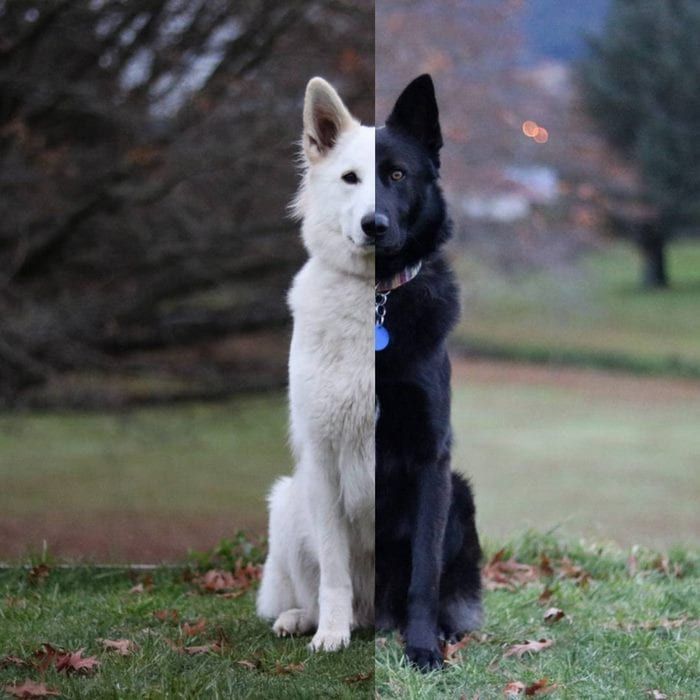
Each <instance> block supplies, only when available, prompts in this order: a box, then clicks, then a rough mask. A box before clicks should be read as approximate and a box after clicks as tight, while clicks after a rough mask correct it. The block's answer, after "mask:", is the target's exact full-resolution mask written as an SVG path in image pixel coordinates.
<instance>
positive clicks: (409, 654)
mask: <svg viewBox="0 0 700 700" xmlns="http://www.w3.org/2000/svg"><path fill="white" fill-rule="evenodd" d="M405 654H406V658H407V659H408V661H409V663H410V664H411V665H412V666H415V667H416V668H417V669H418V670H419V671H422V672H423V673H427V672H428V671H434V670H436V669H439V668H442V666H443V662H444V659H443V656H442V650H441V649H440V647H438V646H434V647H430V648H424V647H414V646H406V651H405Z"/></svg>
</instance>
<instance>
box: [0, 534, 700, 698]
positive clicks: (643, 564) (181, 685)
mask: <svg viewBox="0 0 700 700" xmlns="http://www.w3.org/2000/svg"><path fill="white" fill-rule="evenodd" d="M498 546H500V545H496V544H493V543H492V544H491V545H489V546H488V550H489V555H492V554H493V553H494V552H495V550H496V548H497V547H498ZM543 554H545V555H546V556H547V557H548V561H547V562H543V559H542V555H543ZM511 555H514V556H515V557H516V558H517V560H518V562H520V563H526V564H529V565H530V566H529V568H527V569H526V571H527V575H526V577H525V578H527V580H523V581H521V582H520V583H517V582H515V580H514V579H513V580H509V579H508V577H507V576H506V585H507V587H506V588H501V589H497V590H489V591H487V593H486V595H485V607H486V624H485V626H484V629H483V630H481V632H479V633H477V634H475V635H474V636H473V638H472V639H471V640H470V642H469V644H468V645H467V646H466V647H465V648H464V649H462V650H461V651H459V652H457V653H455V654H454V658H453V659H451V663H450V666H449V668H448V669H447V670H446V671H443V672H438V673H432V674H430V675H428V676H422V675H420V674H419V673H418V672H416V671H414V670H412V669H409V668H407V667H406V666H405V664H404V663H403V661H402V659H401V652H400V647H399V645H398V643H397V641H396V639H395V638H393V637H390V638H386V637H379V638H377V639H376V641H375V637H374V634H373V632H371V631H365V632H361V633H358V634H355V635H353V643H352V644H351V646H350V648H349V649H347V650H345V651H343V652H340V653H338V654H333V655H327V654H321V655H312V654H310V653H309V652H308V650H307V648H306V643H307V642H308V638H302V639H283V640H281V639H276V638H275V637H273V636H272V634H271V632H270V630H269V626H268V625H267V624H265V623H263V622H261V621H259V620H257V619H256V617H255V615H254V613H253V601H254V587H253V588H250V589H248V590H247V591H244V592H243V594H242V595H241V596H239V597H235V598H226V597H224V596H222V595H215V594H211V593H209V594H205V593H202V591H201V589H200V587H198V585H197V583H196V580H195V581H193V580H192V579H191V575H186V570H184V569H183V568H181V567H179V568H174V569H158V570H155V571H153V572H150V573H148V574H144V573H143V572H141V573H135V572H133V571H132V572H130V571H129V570H127V569H120V568H116V569H108V568H99V567H82V568H69V569H60V568H49V569H47V570H43V574H44V575H41V576H36V575H35V576H34V577H32V576H30V575H29V573H28V571H27V570H26V569H18V568H15V569H10V570H0V689H2V688H3V687H5V686H8V685H14V684H16V683H21V682H23V681H24V680H25V679H27V678H28V679H30V680H32V681H35V682H38V681H43V682H44V683H45V684H46V685H47V686H48V688H51V689H55V690H56V691H58V692H60V693H61V696H62V697H65V698H97V699H100V700H102V699H103V698H136V697H138V698H153V699H155V698H163V697H168V698H195V697H206V698H222V699H224V698H236V699H237V700H238V699H240V700H247V699H248V698H251V699H261V700H262V699H267V698H282V699H284V698H298V699H299V700H306V699H307V698H367V700H370V699H371V698H375V697H380V698H387V699H389V698H402V699H403V698H416V699H417V698H420V699H430V698H435V699H439V698H462V697H464V698H467V699H468V700H471V699H472V698H476V697H478V698H480V699H481V700H487V699H489V698H494V699H495V698H503V697H504V694H503V689H504V687H505V686H506V685H507V684H508V683H510V682H512V681H520V682H523V683H524V684H525V685H530V684H532V683H534V682H536V681H539V680H540V679H543V678H547V679H548V683H549V684H550V685H555V686H556V688H555V689H554V690H553V692H552V693H551V695H549V697H552V698H572V699H576V700H579V699H581V698H601V699H609V698H615V699H616V700H617V699H618V698H619V699H621V700H622V699H625V698H630V699H632V698H643V697H651V696H650V695H649V692H650V691H653V690H658V691H660V692H663V693H664V694H665V695H666V696H667V697H668V698H687V699H688V700H690V699H691V698H696V697H698V696H699V695H700V679H699V677H698V674H697V659H698V652H699V651H700V599H699V598H698V596H697V590H698V586H699V585H700V579H699V578H698V576H699V573H698V566H699V562H698V557H697V553H696V554H691V553H689V551H687V550H676V551H674V552H672V553H671V554H670V556H669V558H668V559H666V558H662V557H659V556H657V555H655V554H653V553H652V552H650V551H646V550H639V551H636V552H635V554H634V557H633V558H632V559H628V557H627V555H626V554H623V553H622V552H620V551H619V550H616V549H614V548H611V547H609V546H605V547H598V546H581V545H576V546H572V547H562V546H561V545H560V544H558V543H557V542H556V541H555V540H554V539H553V538H551V537H542V536H534V535H528V536H526V537H521V538H520V539H519V540H518V541H517V542H516V543H515V544H513V545H511V546H509V547H508V549H507V551H506V552H505V553H504V555H503V558H502V561H504V560H507V559H508V557H509V556H511ZM499 566H500V565H499ZM504 566H505V567H506V571H507V570H508V569H507V566H508V565H507V564H504ZM35 571H39V572H40V573H41V572H42V570H41V569H39V570H35ZM519 575H521V574H519ZM487 580H495V579H493V577H488V576H487ZM139 581H140V582H141V584H142V588H143V590H142V591H141V592H133V587H134V585H135V584H137V585H138V582H139ZM137 590H140V589H137ZM545 591H547V595H548V596H549V597H548V599H547V600H546V601H540V600H539V599H540V597H541V596H542V594H543V592H545ZM549 607H556V608H559V609H561V610H562V611H563V613H564V617H563V618H562V619H561V620H559V621H558V622H556V623H553V624H549V623H546V622H545V621H544V614H545V610H546V609H547V608H549ZM104 639H107V640H128V641H129V642H131V643H133V645H134V646H131V645H130V647H129V649H128V650H127V655H126V656H120V655H118V654H116V653H115V652H114V651H108V650H106V649H105V648H104V645H103V643H102V641H101V640H104ZM530 639H537V640H540V639H547V640H551V641H552V642H553V644H552V646H551V647H550V648H548V649H545V650H544V651H542V652H540V653H539V654H534V655H532V656H523V658H522V659H518V658H516V657H514V656H512V657H507V656H506V654H507V651H508V649H510V648H511V647H512V645H514V644H518V643H522V642H524V641H525V640H530ZM45 644H50V645H52V646H53V647H55V648H58V649H63V650H65V651H77V650H79V649H83V650H84V652H83V654H84V656H85V657H88V658H94V659H96V660H97V661H98V662H99V666H98V667H96V668H94V669H93V670H92V671H91V672H89V673H88V674H86V675H81V674H77V673H72V674H71V673H66V672H59V671H58V670H56V667H55V664H53V663H50V662H49V663H46V664H45V665H46V666H47V667H48V668H46V669H44V670H42V669H41V659H40V658H39V657H37V656H36V655H35V653H36V652H37V651H38V650H40V649H41V647H42V645H45ZM198 647H203V649H202V648H200V649H197V648H198ZM195 651H199V652H200V653H194V652H195ZM0 697H3V695H2V691H1V690H0Z"/></svg>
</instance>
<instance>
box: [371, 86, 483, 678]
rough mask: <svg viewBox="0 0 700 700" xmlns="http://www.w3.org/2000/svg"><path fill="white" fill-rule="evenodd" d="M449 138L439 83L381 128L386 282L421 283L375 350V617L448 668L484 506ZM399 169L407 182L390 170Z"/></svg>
mask: <svg viewBox="0 0 700 700" xmlns="http://www.w3.org/2000/svg"><path fill="white" fill-rule="evenodd" d="M441 146H442V136H441V133H440V125H439V118H438V109H437V104H436V101H435V93H434V89H433V83H432V80H431V79H430V77H429V76H427V75H425V76H421V77H420V78H417V79H416V80H414V81H413V82H412V83H411V84H410V85H409V86H408V87H407V88H406V90H405V91H404V92H403V93H402V95H401V96H400V97H399V99H398V101H397V103H396V106H395V107H394V110H393V111H392V114H391V116H390V117H389V119H388V120H387V123H386V126H385V127H384V128H383V129H379V130H378V131H377V142H376V164H377V166H376V167H377V174H376V213H377V214H378V215H384V216H386V217H388V220H389V227H388V229H387V230H386V232H385V233H384V234H383V235H381V236H379V237H378V238H377V241H376V265H377V268H376V269H377V275H376V276H377V279H378V280H386V279H389V278H391V277H392V275H394V274H395V273H397V272H399V271H401V270H402V269H404V268H405V267H407V266H409V265H413V264H415V263H417V262H418V261H421V262H422V268H421V271H420V272H419V274H418V276H417V277H416V278H415V279H413V280H412V281H410V282H408V283H407V284H405V285H403V286H401V287H399V288H398V289H396V290H394V291H392V292H391V294H390V295H389V298H388V301H387V305H386V311H387V313H386V320H385V326H386V328H387V330H388V331H389V334H390V338H391V340H390V343H389V346H388V347H387V348H386V349H385V350H383V351H380V352H377V353H375V367H376V370H375V371H376V385H377V401H378V412H379V416H378V420H377V426H376V460H377V462H376V478H377V484H376V488H377V491H376V494H377V495H376V598H375V600H376V616H377V626H378V627H379V628H383V629H399V630H400V631H401V632H402V634H403V636H404V639H405V640H406V656H407V657H408V659H409V660H410V661H411V662H412V663H413V664H415V665H417V666H418V667H419V668H421V669H423V670H429V669H432V668H438V667H440V666H442V662H443V657H442V651H441V640H453V639H455V638H458V637H460V636H461V635H463V634H464V633H465V632H466V631H468V630H469V629H472V628H474V627H475V626H477V625H478V624H479V621H480V617H481V603H480V578H479V559H480V556H481V551H480V548H479V540H478V536H477V533H476V527H475V524H474V503H473V499H472V494H471V490H470V488H469V485H468V484H467V482H466V481H465V480H464V479H463V478H462V477H460V476H458V475H457V474H455V473H453V472H452V471H451V468H450V448H451V442H452V436H451V429H450V362H449V359H448V356H447V350H446V345H445V343H446V338H447V335H448V334H449V332H450V331H451V329H452V327H453V326H454V324H455V323H456V321H457V318H458V315H459V304H458V293H457V286H456V284H455V281H454V278H453V275H452V272H451V271H450V269H449V267H448V265H447V263H446V261H445V259H444V258H443V256H442V254H441V253H440V247H441V246H442V244H443V243H444V242H445V241H446V240H447V239H448V238H449V235H450V223H449V220H448V217H447V212H446V207H445V201H444V198H443V196H442V192H441V190H440V187H439V184H438V175H439V167H440V157H439V152H440V148H441ZM395 171H401V172H402V173H403V174H404V176H403V178H401V179H398V180H395V179H392V175H391V174H392V172H395Z"/></svg>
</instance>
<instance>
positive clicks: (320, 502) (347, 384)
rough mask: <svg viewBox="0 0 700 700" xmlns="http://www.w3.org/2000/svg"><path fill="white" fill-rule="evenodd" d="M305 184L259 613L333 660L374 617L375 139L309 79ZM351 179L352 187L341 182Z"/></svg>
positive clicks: (324, 86)
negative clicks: (284, 449) (287, 469)
mask: <svg viewBox="0 0 700 700" xmlns="http://www.w3.org/2000/svg"><path fill="white" fill-rule="evenodd" d="M303 146H304V174H303V179H302V185H301V187H300V191H299V194H298V196H297V198H296V200H295V202H294V205H293V210H294V212H295V213H296V214H297V215H298V216H299V217H300V218H301V219H302V221H303V224H302V235H303V240H304V244H305V246H306V249H307V251H308V253H309V260H308V261H307V263H306V264H305V265H304V267H303V268H302V269H301V271H300V272H299V273H298V274H297V276H296V278H295V280H294V283H293V285H292V288H291V290H290V293H289V305H290V308H291V310H292V314H293V317H294V333H293V336H292V345H291V350H290V357H289V403H290V414H291V416H290V418H291V419H290V433H291V442H292V447H293V451H294V455H295V458H296V469H295V471H294V474H293V476H291V477H284V478H282V479H280V480H279V481H278V482H277V483H276V484H275V485H274V486H273V488H272V491H271V493H270V497H269V505H270V538H269V539H270V550H269V554H268V558H267V561H266V563H265V567H264V572H263V579H262V584H261V587H260V592H259V594H258V600H257V609H258V614H259V615H260V616H262V617H265V618H269V619H274V620H275V622H274V624H273V629H274V631H275V632H276V633H277V634H278V635H287V634H304V633H308V632H313V631H315V635H314V637H313V639H312V641H311V645H310V646H311V648H312V649H314V650H326V651H334V650H337V649H340V648H342V647H344V646H346V645H347V644H348V643H349V641H350V630H351V628H352V627H355V626H366V625H371V624H372V623H373V617H374V459H375V458H374V393H375V390H374V347H373V324H372V316H371V314H372V313H373V309H374V307H373V293H374V248H373V246H371V245H370V241H368V240H367V239H366V237H365V235H364V234H363V232H362V228H361V224H360V221H361V219H362V217H363V216H365V215H366V214H372V213H373V212H374V129H372V128H368V127H363V126H360V124H359V123H358V122H357V121H356V120H355V119H353V118H352V117H351V116H350V114H349V112H348V111H347V109H346V108H345V106H344V105H343V103H342V101H341V100H340V98H339V97H338V95H337V93H336V92H335V91H334V90H333V88H332V87H331V86H330V85H328V83H326V82H325V81H323V80H321V79H319V78H314V79H313V80H312V81H311V82H310V83H309V85H308V87H307V91H306V99H305V104H304V135H303ZM349 171H353V172H355V173H356V175H357V177H358V178H359V183H357V184H354V185H353V184H348V183H346V182H344V181H343V180H342V176H343V175H344V174H345V173H347V172H349Z"/></svg>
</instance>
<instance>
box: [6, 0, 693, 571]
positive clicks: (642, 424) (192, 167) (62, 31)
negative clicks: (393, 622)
mask: <svg viewBox="0 0 700 700" xmlns="http://www.w3.org/2000/svg"><path fill="white" fill-rule="evenodd" d="M375 18H376V27H375ZM699 31H700V8H698V7H697V4H696V3H695V2H693V0H676V1H675V2H673V3H658V2H653V1H652V0H650V1H648V2H645V1H644V0H638V1H637V2H629V1H627V2H625V1H623V0H590V1H589V2H588V3H585V4H582V5H580V6H579V5H578V4H576V3H560V2H556V1H555V0H529V1H528V0H462V1H458V0H446V1H445V2H441V3H433V2H429V1H428V0H402V1H401V2H399V1H398V0H379V1H378V2H377V3H376V7H375V4H374V3H372V2H369V1H365V0H362V1H354V2H353V1H351V0H334V1H333V2H330V3H329V2H311V1H309V0H296V1H294V0H292V1H291V2H284V3H282V2H278V1H276V0H275V1H273V0H263V1H262V2H247V1H246V0H237V1H236V2H230V1H227V0H213V1H212V0H208V1H206V2H204V1H203V0H138V1H135V0H131V1H130V0H69V1H61V0H56V1H51V2H49V1H48V0H46V1H45V2H39V1H35V2H29V1H25V0H14V1H13V0H4V1H3V0H0V404H1V405H2V412H0V560H3V559H11V558H14V557H17V556H21V555H23V554H25V553H27V552H28V551H32V550H33V551H36V550H39V549H41V548H42V547H43V546H44V543H46V546H48V549H49V551H50V552H53V553H54V554H56V555H58V556H68V557H73V558H87V559H98V560H129V561H156V560H167V559H177V558H181V557H182V556H183V554H184V553H185V552H186V550H187V548H188V547H194V548H203V547H208V546H211V545H212V544H214V543H215V542H216V541H217V540H218V539H219V538H221V537H224V536H230V535H231V534H232V533H233V532H234V531H235V530H236V529H238V528H249V529H252V530H253V531H260V532H262V531H263V530H264V527H265V521H266V514H265V504H264V495H265V492H266V490H267V489H268V488H269V485H270V483H271V481H272V480H273V479H274V478H275V476H277V475H279V474H282V473H287V472H288V471H289V470H290V468H291V460H290V457H289V454H288V449H287V445H286V406H285V400H284V385H285V381H286V376H285V375H286V354H287V343H288V334H289V323H288V317H287V310H286V306H285V303H284V294H285V290H286V288H287V286H288V284H289V280H290V279H291V275H292V274H293V272H294V271H295V270H296V269H297V268H298V267H299V265H300V264H301V262H302V260H303V258H304V256H303V251H302V248H301V246H300V244H299V240H298V233H297V226H296V225H294V224H293V223H292V222H290V221H289V219H288V218H287V216H286V205H287V203H288V202H289V200H290V199H291V197H292V195H293V192H294V189H295V186H296V179H297V178H296V173H295V168H294V158H295V153H296V145H295V142H296V140H297V139H298V137H299V134H300V129H301V106H302V97H303V89H304V85H305V83H306V81H307V80H308V78H309V77H311V76H312V75H316V74H320V75H323V76H324V77H326V78H328V79H329V80H331V81H332V82H333V83H334V84H335V85H336V87H337V88H338V89H339V91H340V92H341V94H342V95H343V97H344V98H345V99H346V101H347V103H348V104H349V105H350V106H351V107H352V109H353V111H354V112H355V113H356V114H357V115H358V116H360V117H361V118H362V119H363V120H364V121H366V122H367V123H371V122H372V120H373V118H375V116H376V120H377V122H378V123H380V122H381V121H383V119H384V118H385V117H386V116H387V114H388V112H389V110H390V108H391V104H392V101H393V100H394V99H395V98H396V96H397V95H398V93H399V92H400V90H401V89H402V88H403V87H404V85H405V84H406V83H407V82H408V81H409V80H411V79H412V78H413V77H415V76H416V75H418V74H420V73H422V72H426V71H427V72H430V73H431V74H432V75H433V78H434V80H435V83H436V86H437V91H438V99H439V102H440V106H441V112H442V119H443V130H444V135H445V141H446V144H445V149H444V169H443V184H444V186H445V189H446V192H447V195H448V198H449V200H450V204H451V210H452V213H453V217H454V219H455V233H456V235H455V240H454V241H453V244H452V247H451V249H450V254H451V256H452V260H453V264H454V266H455V269H456V270H457V272H458V275H459V277H460V281H461V286H462V296H463V321H462V323H461V325H460V327H459V329H458V331H457V333H456V334H455V337H454V343H453V357H454V365H455V372H454V373H455V383H454V408H453V411H454V423H455V434H456V441H457V450H456V455H455V467H456V468H458V469H460V470H463V471H465V472H466V473H468V474H470V475H471V476H472V478H473V481H474V483H475V486H476V494H477V506H478V510H479V521H480V527H481V530H482V533H483V534H484V535H486V536H487V537H502V536H505V535H508V534H512V533H515V532H521V531H523V530H524V529H525V528H528V527H533V528H536V529H538V530H540V531H547V530H554V531H557V532H560V533H562V534H566V535H571V536H586V537H590V538H595V539H598V540H614V541H617V542H619V543H620V544H623V545H631V544H642V545H649V546H661V547H667V546H669V545H671V544H672V543H674V542H679V543H681V542H682V543H694V544H697V543H698V541H700V517H699V515H698V513H699V511H700V509H698V501H699V500H700V468H699V465H700V431H699V430H698V428H697V426H698V425H700V320H699V319H700V313H699V312H700V239H699V238H698V237H699V235H700V207H699V205H698V203H699V202H700V140H699V139H698V138H697V134H698V133H700V50H699V49H698V47H697V41H696V37H697V35H698V32H699ZM375 71H376V75H375ZM375 77H376V92H375ZM375 96H376V102H375Z"/></svg>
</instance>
